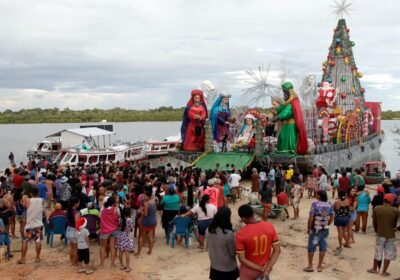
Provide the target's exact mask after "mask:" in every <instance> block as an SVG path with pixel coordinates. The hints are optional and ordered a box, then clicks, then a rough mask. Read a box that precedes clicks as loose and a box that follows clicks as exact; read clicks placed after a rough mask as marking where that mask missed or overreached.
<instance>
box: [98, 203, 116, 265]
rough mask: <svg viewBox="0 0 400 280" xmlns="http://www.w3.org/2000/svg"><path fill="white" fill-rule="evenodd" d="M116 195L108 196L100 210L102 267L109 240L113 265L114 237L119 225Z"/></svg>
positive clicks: (112, 263) (113, 263)
mask: <svg viewBox="0 0 400 280" xmlns="http://www.w3.org/2000/svg"><path fill="white" fill-rule="evenodd" d="M119 216H120V215H119V209H118V197H115V196H110V197H109V198H108V199H107V201H106V202H105V203H104V208H103V209H101V211H100V267H104V258H105V253H106V247H107V243H108V242H110V254H111V267H115V238H116V237H117V235H118V226H119Z"/></svg>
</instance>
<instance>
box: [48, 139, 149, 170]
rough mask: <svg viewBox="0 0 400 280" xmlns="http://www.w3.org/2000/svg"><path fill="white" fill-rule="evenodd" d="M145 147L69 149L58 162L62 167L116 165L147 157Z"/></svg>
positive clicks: (59, 156) (121, 146) (58, 158)
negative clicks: (100, 164)
mask: <svg viewBox="0 0 400 280" xmlns="http://www.w3.org/2000/svg"><path fill="white" fill-rule="evenodd" d="M143 148H144V146H143V145H127V144H122V145H117V146H112V147H110V148H109V149H94V150H84V149H69V150H63V151H62V152H61V153H60V154H59V155H58V157H57V158H56V162H57V163H58V164H59V165H61V166H64V165H69V166H75V165H96V164H98V163H106V164H108V163H115V162H117V161H120V162H123V161H126V160H127V161H136V160H140V159H143V158H144V157H145V155H144V152H143Z"/></svg>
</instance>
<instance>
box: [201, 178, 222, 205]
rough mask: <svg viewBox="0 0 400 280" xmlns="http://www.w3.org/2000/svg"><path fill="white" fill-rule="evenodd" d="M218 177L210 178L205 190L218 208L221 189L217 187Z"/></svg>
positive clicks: (211, 201)
mask: <svg viewBox="0 0 400 280" xmlns="http://www.w3.org/2000/svg"><path fill="white" fill-rule="evenodd" d="M217 180H219V179H217V178H212V179H210V180H208V188H207V189H205V190H204V192H203V195H205V194H206V195H208V196H209V197H210V202H209V203H211V204H212V205H214V206H215V207H216V208H218V196H219V189H218V188H216V187H215V186H216V184H217Z"/></svg>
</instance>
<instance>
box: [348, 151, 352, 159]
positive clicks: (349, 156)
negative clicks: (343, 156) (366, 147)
mask: <svg viewBox="0 0 400 280" xmlns="http://www.w3.org/2000/svg"><path fill="white" fill-rule="evenodd" d="M352 157H353V154H352V153H351V152H348V153H347V159H348V160H351V159H352Z"/></svg>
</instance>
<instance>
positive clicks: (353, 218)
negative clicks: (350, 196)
mask: <svg viewBox="0 0 400 280" xmlns="http://www.w3.org/2000/svg"><path fill="white" fill-rule="evenodd" d="M356 219H357V210H354V211H353V213H351V216H350V220H352V221H353V222H354V221H355V220H356Z"/></svg>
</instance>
